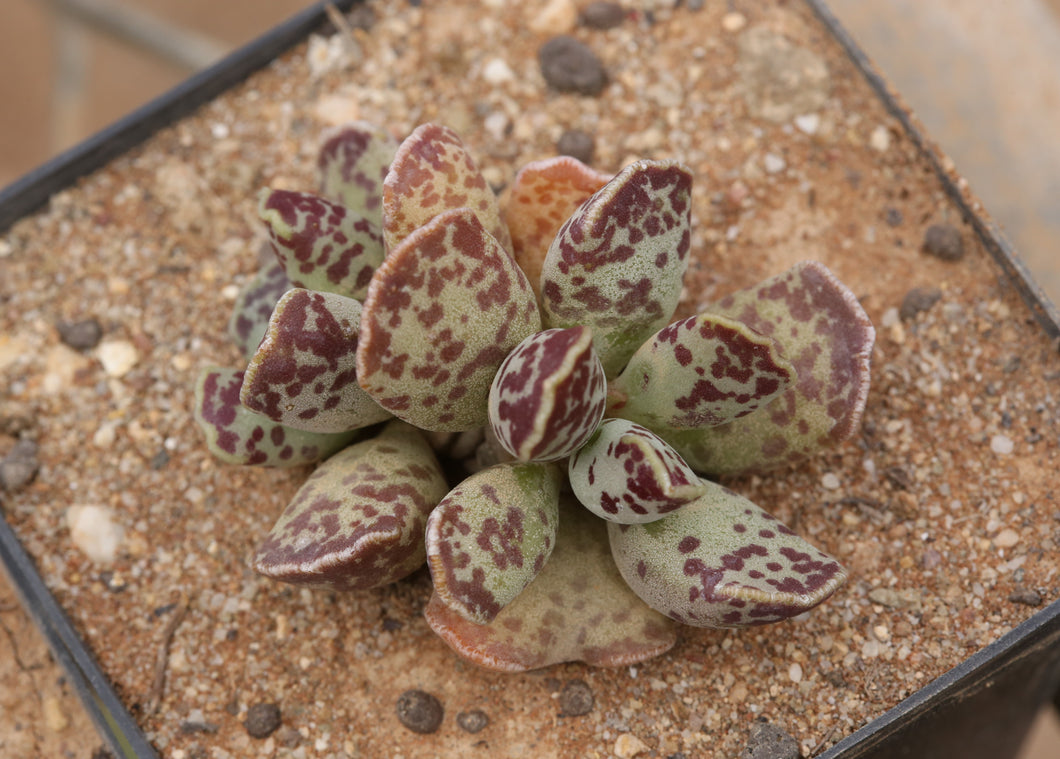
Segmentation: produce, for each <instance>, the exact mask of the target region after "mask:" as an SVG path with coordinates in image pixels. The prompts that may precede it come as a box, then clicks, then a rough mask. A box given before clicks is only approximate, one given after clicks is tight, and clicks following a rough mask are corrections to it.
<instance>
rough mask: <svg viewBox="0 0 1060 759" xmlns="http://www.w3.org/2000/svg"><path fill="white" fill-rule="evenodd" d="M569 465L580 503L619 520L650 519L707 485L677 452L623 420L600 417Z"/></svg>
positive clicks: (636, 521) (692, 497) (696, 495)
mask: <svg viewBox="0 0 1060 759" xmlns="http://www.w3.org/2000/svg"><path fill="white" fill-rule="evenodd" d="M567 470H568V475H569V477H570V486H571V489H572V490H573V491H574V495H576V496H577V497H578V500H579V501H581V502H582V505H583V506H585V508H587V509H589V511H591V512H593V513H594V514H596V515H597V516H599V517H603V518H604V519H606V520H608V521H609V522H617V523H619V524H643V523H645V522H654V521H655V520H656V519H661V518H662V517H664V516H666V515H667V514H669V513H671V512H672V511H674V510H675V509H678V508H680V507H681V506H684V505H685V504H686V503H688V502H689V501H694V500H695V499H697V498H699V497H700V496H701V495H703V493H705V492H706V489H707V488H706V486H705V485H704V484H703V482H702V481H701V480H700V479H699V477H697V476H696V474H695V472H693V471H692V468H691V467H689V466H688V464H686V463H685V462H684V460H683V459H682V458H681V457H680V456H678V455H677V451H675V450H674V449H673V448H671V447H670V446H668V445H667V444H666V443H664V442H663V441H662V440H661V439H660V438H659V437H658V436H657V435H655V434H654V433H653V432H651V431H650V430H647V429H645V428H644V427H641V426H640V425H639V424H634V423H633V422H629V421H626V420H625V419H606V420H604V422H603V423H602V424H601V425H600V427H599V429H597V431H596V433H595V434H594V435H593V436H592V437H591V438H590V439H589V442H588V443H586V444H585V446H584V447H582V448H581V449H580V450H579V451H578V452H577V453H575V454H574V455H573V456H571V457H570V461H568V463H567Z"/></svg>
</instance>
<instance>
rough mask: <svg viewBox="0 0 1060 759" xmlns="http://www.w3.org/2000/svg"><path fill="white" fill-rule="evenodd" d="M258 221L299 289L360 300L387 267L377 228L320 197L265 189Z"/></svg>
mask: <svg viewBox="0 0 1060 759" xmlns="http://www.w3.org/2000/svg"><path fill="white" fill-rule="evenodd" d="M258 216H260V217H261V220H262V221H264V222H265V228H266V230H267V231H268V234H269V240H270V241H271V242H272V246H273V248H274V249H275V251H276V255H277V256H278V257H279V259H280V262H281V263H282V264H283V266H284V269H285V271H286V272H287V278H288V279H289V280H291V283H292V284H293V285H294V286H295V287H304V288H305V289H307V290H318V291H321V292H328V293H337V294H339V295H345V296H346V297H349V298H357V299H362V298H364V296H365V293H367V292H368V282H369V281H370V280H371V278H372V272H374V271H375V269H376V267H377V266H379V264H381V263H382V262H383V235H382V232H381V231H380V229H379V227H378V226H376V225H375V224H373V223H372V222H371V221H369V220H368V219H366V218H365V217H364V216H361V215H360V214H358V213H355V212H354V211H351V210H349V209H347V208H346V207H345V206H340V205H337V204H335V203H332V202H330V201H328V200H325V199H324V198H322V197H320V196H319V195H312V194H310V193H306V192H291V191H289V190H269V189H264V190H262V191H261V194H260V195H259V196H258Z"/></svg>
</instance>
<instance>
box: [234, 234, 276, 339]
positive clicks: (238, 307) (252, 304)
mask: <svg viewBox="0 0 1060 759" xmlns="http://www.w3.org/2000/svg"><path fill="white" fill-rule="evenodd" d="M266 247H269V248H270V250H269V255H268V258H266V259H265V262H264V263H263V264H262V267H261V268H260V269H259V270H258V273H257V274H255V275H254V277H253V279H251V280H250V281H249V282H247V284H246V285H245V286H244V287H243V289H242V290H240V291H239V295H238V296H237V297H236V302H235V305H234V306H233V307H232V316H231V318H230V319H229V320H228V335H229V336H230V337H231V338H232V342H234V343H235V344H236V347H237V348H239V352H240V353H241V354H243V356H244V358H247V359H249V358H250V357H251V356H253V355H254V351H256V350H257V349H258V344H259V343H260V342H261V338H263V337H264V336H265V330H267V329H268V327H269V317H270V316H271V315H272V309H273V308H274V307H275V306H276V301H278V300H279V299H280V296H281V295H283V294H284V293H285V292H287V291H288V290H290V289H291V281H290V280H289V279H287V274H286V272H285V271H284V268H283V265H282V264H280V262H279V261H277V260H276V257H275V256H274V255H273V254H272V251H271V247H272V246H270V245H268V244H267V243H266Z"/></svg>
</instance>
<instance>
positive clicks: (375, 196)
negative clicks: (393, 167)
mask: <svg viewBox="0 0 1060 759" xmlns="http://www.w3.org/2000/svg"><path fill="white" fill-rule="evenodd" d="M396 151H397V142H396V141H395V140H394V138H393V137H391V136H390V134H389V133H388V132H387V131H386V130H385V129H382V128H380V127H377V126H375V125H374V124H368V123H365V122H360V121H357V122H352V123H350V124H345V125H343V126H340V127H336V128H335V129H333V130H332V131H330V132H329V133H328V134H326V135H325V137H324V144H323V145H322V146H321V148H320V154H319V156H318V158H317V172H318V174H319V176H320V194H321V195H323V196H324V197H325V198H327V199H328V200H330V201H332V202H335V203H339V204H341V205H344V206H346V208H349V209H351V210H352V211H354V212H355V213H356V214H358V215H359V216H362V217H364V218H365V219H367V220H368V221H369V222H371V224H372V227H373V228H374V229H381V228H382V226H383V180H384V178H385V177H386V172H387V170H388V169H389V167H390V162H391V161H392V160H393V159H394V153H395V152H396Z"/></svg>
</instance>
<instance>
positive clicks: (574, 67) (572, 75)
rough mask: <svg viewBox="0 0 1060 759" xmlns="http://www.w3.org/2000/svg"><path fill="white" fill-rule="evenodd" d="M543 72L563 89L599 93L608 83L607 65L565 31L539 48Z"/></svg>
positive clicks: (550, 83) (548, 79) (554, 84)
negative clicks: (605, 66) (605, 68)
mask: <svg viewBox="0 0 1060 759" xmlns="http://www.w3.org/2000/svg"><path fill="white" fill-rule="evenodd" d="M537 61H538V63H539V64H540V65H541V74H542V75H543V76H544V77H545V81H546V82H548V84H549V86H550V87H554V88H555V89H557V90H559V91H560V92H577V93H580V94H582V95H599V94H600V93H601V92H602V91H603V89H604V85H605V84H607V72H605V71H604V64H603V63H601V62H600V59H599V58H597V57H596V53H594V52H593V51H592V50H590V49H589V46H588V45H586V44H585V43H584V42H579V41H578V40H576V39H574V37H570V36H568V35H565V34H561V35H559V36H558V37H553V38H552V39H550V40H549V41H548V42H546V43H545V44H544V45H542V46H541V47H540V48H539V49H538V51H537Z"/></svg>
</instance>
